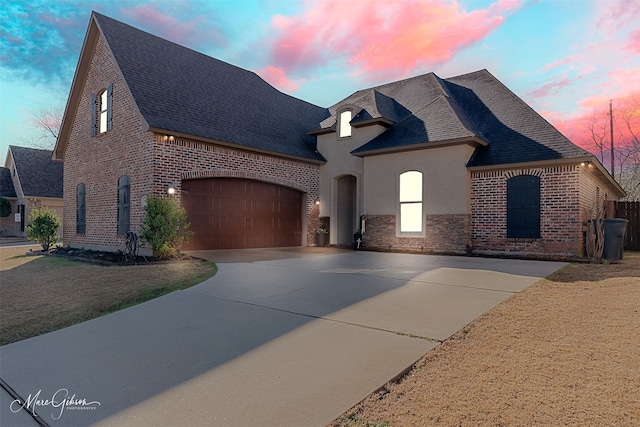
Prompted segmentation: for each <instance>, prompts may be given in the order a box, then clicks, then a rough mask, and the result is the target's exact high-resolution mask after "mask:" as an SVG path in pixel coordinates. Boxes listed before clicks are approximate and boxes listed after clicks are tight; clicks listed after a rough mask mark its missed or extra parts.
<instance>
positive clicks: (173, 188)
mask: <svg viewBox="0 0 640 427" xmlns="http://www.w3.org/2000/svg"><path fill="white" fill-rule="evenodd" d="M176 191H177V190H176V186H175V185H174V184H169V187H167V194H168V195H170V196H173V195H174V194H176Z"/></svg>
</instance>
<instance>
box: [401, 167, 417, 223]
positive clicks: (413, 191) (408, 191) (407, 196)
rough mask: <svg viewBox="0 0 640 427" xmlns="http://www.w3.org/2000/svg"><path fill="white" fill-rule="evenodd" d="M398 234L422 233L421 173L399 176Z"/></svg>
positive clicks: (413, 172) (412, 172)
mask: <svg viewBox="0 0 640 427" xmlns="http://www.w3.org/2000/svg"><path fill="white" fill-rule="evenodd" d="M399 193H400V198H399V202H400V232H401V233H422V223H423V221H422V211H423V209H422V207H423V206H422V194H423V193H422V172H418V171H408V172H404V173H403V174H400V191H399Z"/></svg>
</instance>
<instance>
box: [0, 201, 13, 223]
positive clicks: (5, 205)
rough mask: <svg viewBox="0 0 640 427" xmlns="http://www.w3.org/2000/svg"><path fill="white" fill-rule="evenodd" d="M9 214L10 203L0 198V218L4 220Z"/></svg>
mask: <svg viewBox="0 0 640 427" xmlns="http://www.w3.org/2000/svg"><path fill="white" fill-rule="evenodd" d="M10 214H11V202H9V200H7V199H5V198H4V197H0V217H2V218H6V217H8V216H9V215H10Z"/></svg>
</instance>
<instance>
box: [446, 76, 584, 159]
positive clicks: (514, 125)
mask: <svg viewBox="0 0 640 427" xmlns="http://www.w3.org/2000/svg"><path fill="white" fill-rule="evenodd" d="M446 82H447V86H448V88H449V90H450V92H451V94H452V97H453V98H454V99H455V100H456V102H457V103H458V105H460V107H461V108H462V110H463V111H464V112H465V114H466V116H467V117H468V118H469V120H470V121H471V122H473V123H474V126H475V128H476V129H477V130H476V131H477V132H478V134H479V136H481V137H482V138H483V139H485V140H486V141H488V142H489V145H488V146H486V147H479V148H477V149H476V151H475V153H474V155H473V157H472V158H471V160H470V162H469V166H490V165H498V164H508V163H521V162H531V161H543V160H556V159H569V158H580V157H586V156H590V155H591V154H590V153H589V152H587V151H585V150H583V149H582V148H580V147H578V146H576V145H575V144H573V143H572V142H571V141H569V140H568V139H567V138H566V137H565V136H564V135H562V134H561V133H560V131H558V130H557V129H556V128H555V127H553V126H552V125H551V124H550V123H549V122H547V121H546V120H545V119H544V118H542V116H540V115H539V114H538V113H536V112H535V111H534V110H533V109H532V108H531V107H529V105H527V104H526V103H525V102H524V101H523V100H521V99H520V98H518V97H517V96H516V95H515V94H514V93H513V92H511V91H510V90H509V89H508V88H507V87H506V86H504V85H503V84H502V83H500V81H498V80H497V79H496V78H495V77H494V76H493V75H491V73H489V72H488V71H487V70H481V71H476V72H473V73H469V74H465V75H461V76H457V77H452V78H449V79H446Z"/></svg>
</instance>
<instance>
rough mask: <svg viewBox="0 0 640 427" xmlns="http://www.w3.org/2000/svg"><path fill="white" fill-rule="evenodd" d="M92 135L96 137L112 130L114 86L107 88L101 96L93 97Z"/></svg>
mask: <svg viewBox="0 0 640 427" xmlns="http://www.w3.org/2000/svg"><path fill="white" fill-rule="evenodd" d="M91 104H92V106H93V108H92V109H91V135H92V136H96V135H98V134H102V133H105V132H108V131H110V130H111V122H112V117H111V116H112V105H113V85H112V84H111V85H109V86H107V88H106V89H104V90H103V91H102V92H100V93H99V94H97V95H96V94H95V93H94V94H93V95H91Z"/></svg>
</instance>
